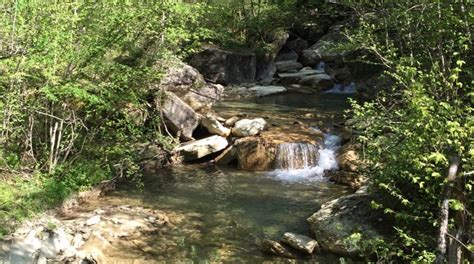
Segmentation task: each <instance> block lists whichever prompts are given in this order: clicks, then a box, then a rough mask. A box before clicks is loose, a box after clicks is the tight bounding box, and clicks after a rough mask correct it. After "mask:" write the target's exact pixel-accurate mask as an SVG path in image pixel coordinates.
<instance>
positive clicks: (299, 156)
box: [270, 129, 341, 182]
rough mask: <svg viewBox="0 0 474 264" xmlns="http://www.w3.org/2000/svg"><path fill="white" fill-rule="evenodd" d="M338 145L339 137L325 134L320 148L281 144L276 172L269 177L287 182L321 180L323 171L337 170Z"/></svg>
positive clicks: (298, 144) (303, 144)
mask: <svg viewBox="0 0 474 264" xmlns="http://www.w3.org/2000/svg"><path fill="white" fill-rule="evenodd" d="M316 130H317V129H316ZM340 143H341V138H340V137H339V136H336V135H331V134H325V135H324V144H323V146H322V147H318V146H317V145H313V144H307V143H285V144H281V145H279V148H278V151H277V157H276V170H274V171H273V172H271V173H270V175H271V176H273V177H276V178H278V179H280V180H282V181H288V182H298V181H314V180H323V179H324V177H323V176H324V171H326V170H336V169H337V168H338V165H337V159H336V151H337V149H338V148H339V146H340Z"/></svg>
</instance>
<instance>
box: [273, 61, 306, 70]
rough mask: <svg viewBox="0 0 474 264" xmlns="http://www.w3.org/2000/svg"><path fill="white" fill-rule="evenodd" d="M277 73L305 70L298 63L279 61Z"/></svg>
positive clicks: (276, 64)
mask: <svg viewBox="0 0 474 264" xmlns="http://www.w3.org/2000/svg"><path fill="white" fill-rule="evenodd" d="M275 66H276V69H277V72H289V71H299V70H300V69H301V68H303V65H301V63H299V62H296V61H279V62H276V63H275Z"/></svg>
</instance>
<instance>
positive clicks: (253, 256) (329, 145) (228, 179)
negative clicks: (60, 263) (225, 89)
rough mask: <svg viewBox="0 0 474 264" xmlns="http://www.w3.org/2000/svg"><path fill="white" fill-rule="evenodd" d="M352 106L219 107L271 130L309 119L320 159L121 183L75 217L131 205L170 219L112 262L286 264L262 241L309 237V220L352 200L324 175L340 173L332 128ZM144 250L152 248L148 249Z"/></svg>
mask: <svg viewBox="0 0 474 264" xmlns="http://www.w3.org/2000/svg"><path fill="white" fill-rule="evenodd" d="M346 107H347V95H341V94H282V95H274V96H268V97H263V98H254V99H247V100H240V101H226V102H221V103H219V104H218V105H216V107H215V110H216V112H217V113H219V114H220V115H222V116H224V117H228V116H232V115H233V114H235V113H246V114H247V115H249V116H263V117H264V118H265V119H267V120H269V123H270V125H272V124H274V123H280V124H288V123H289V124H292V120H293V119H295V118H299V117H301V118H303V119H305V116H306V117H308V118H306V119H305V120H304V121H305V122H306V123H308V124H309V125H310V126H311V128H313V129H316V130H319V129H321V130H322V131H323V132H324V135H325V136H324V148H323V149H320V150H319V156H320V158H319V160H317V161H314V160H310V159H311V156H307V157H306V156H305V157H304V159H305V162H306V163H307V164H308V165H307V166H305V167H304V168H302V169H301V168H300V169H291V166H289V169H286V170H285V169H279V170H274V171H261V172H255V171H243V170H238V169H237V168H235V167H232V166H215V165H213V164H211V163H204V164H202V163H201V164H188V165H182V166H177V167H173V168H166V169H163V170H160V171H159V172H158V173H155V174H148V175H145V176H144V177H143V178H142V179H141V184H140V185H141V187H137V185H136V184H133V183H127V184H121V185H119V186H118V188H117V189H116V190H114V191H112V192H111V193H110V194H108V195H107V196H106V197H103V198H101V199H97V200H93V201H89V202H87V203H86V204H84V205H82V206H81V207H80V208H78V210H77V212H78V213H81V212H91V211H94V210H98V209H97V208H105V207H109V208H110V207H114V206H115V207H120V206H123V205H127V206H130V207H131V208H133V207H140V208H150V209H153V210H159V211H160V212H164V213H165V214H166V215H167V216H168V217H169V222H170V223H172V225H171V226H169V227H165V228H162V229H161V230H160V231H159V232H158V233H156V234H150V235H147V236H143V237H141V238H140V239H139V240H140V241H136V240H133V241H128V242H130V243H129V244H128V245H129V246H128V247H127V248H123V246H121V247H120V246H115V247H112V248H110V249H109V250H107V251H105V252H104V254H105V257H106V259H107V262H108V263H136V261H137V260H140V261H139V262H137V263H154V262H160V261H161V262H163V261H165V262H173V263H175V262H186V263H193V262H194V263H210V262H231V263H235V262H246V263H261V262H265V261H270V262H274V261H282V262H285V261H288V260H286V259H284V258H280V257H276V256H271V255H268V254H265V253H263V252H262V251H261V250H260V247H259V246H258V243H259V241H261V239H264V238H269V239H275V240H278V239H279V238H281V236H282V234H283V233H284V232H295V233H299V234H305V235H309V228H308V225H307V223H306V218H307V217H309V216H310V215H311V214H312V213H314V212H315V211H317V210H318V209H319V207H320V206H321V204H323V203H325V202H328V201H330V200H332V199H335V198H338V197H340V196H342V195H345V194H349V193H351V191H350V190H349V189H348V188H346V187H344V186H341V185H336V184H333V183H331V182H328V181H327V180H326V179H325V178H324V177H323V171H324V170H325V169H334V168H337V163H335V155H336V154H335V152H336V151H337V146H338V144H339V143H338V142H339V137H338V136H336V134H337V130H334V124H337V123H338V122H340V121H341V120H342V113H343V109H345V108H346ZM283 129H291V128H288V127H283ZM296 129H297V128H296ZM284 145H285V146H284V147H282V150H281V151H287V149H290V152H284V154H283V156H284V158H285V157H286V158H287V159H288V160H289V161H287V162H290V163H291V159H292V158H293V159H301V157H293V156H292V155H293V154H291V153H292V152H291V148H294V147H299V148H301V147H302V146H298V144H297V143H292V144H284ZM313 159H314V158H313ZM133 245H137V246H133ZM139 245H146V248H148V250H143V247H141V246H139ZM303 259H304V260H306V261H308V262H314V263H334V262H337V260H338V257H337V256H334V255H328V254H322V253H321V254H313V255H311V256H310V257H303Z"/></svg>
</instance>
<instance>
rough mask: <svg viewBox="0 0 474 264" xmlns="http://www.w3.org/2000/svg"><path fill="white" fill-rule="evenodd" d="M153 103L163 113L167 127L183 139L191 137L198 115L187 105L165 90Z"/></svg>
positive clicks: (190, 138)
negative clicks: (161, 96) (162, 95)
mask: <svg viewBox="0 0 474 264" xmlns="http://www.w3.org/2000/svg"><path fill="white" fill-rule="evenodd" d="M155 103H156V106H157V107H158V109H159V110H160V111H161V113H162V114H163V116H164V118H165V125H166V126H167V128H168V129H170V130H171V131H172V132H174V133H175V134H176V135H179V136H180V137H181V138H182V139H184V140H192V139H193V131H194V129H196V127H197V126H198V125H199V116H198V114H196V112H194V110H193V109H192V108H191V107H190V106H189V105H187V104H186V103H185V102H183V101H182V100H181V99H180V98H179V97H178V96H177V95H175V94H174V93H171V92H165V94H164V98H163V99H161V98H157V99H156V100H155Z"/></svg>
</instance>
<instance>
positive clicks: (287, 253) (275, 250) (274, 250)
mask: <svg viewBox="0 0 474 264" xmlns="http://www.w3.org/2000/svg"><path fill="white" fill-rule="evenodd" d="M261 248H262V251H263V252H266V253H268V254H272V255H276V256H280V257H284V258H296V257H297V256H296V255H295V254H294V253H293V252H291V250H290V249H289V248H287V247H286V246H285V245H283V244H281V243H280V242H278V241H274V240H270V239H264V240H263V241H262V242H261Z"/></svg>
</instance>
